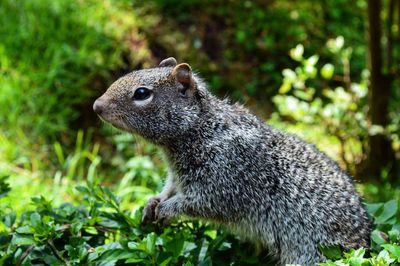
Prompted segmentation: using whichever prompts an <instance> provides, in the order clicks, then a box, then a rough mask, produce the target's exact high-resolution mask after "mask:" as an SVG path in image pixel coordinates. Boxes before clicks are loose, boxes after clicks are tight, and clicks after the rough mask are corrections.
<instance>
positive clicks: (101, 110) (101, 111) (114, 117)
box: [93, 96, 129, 131]
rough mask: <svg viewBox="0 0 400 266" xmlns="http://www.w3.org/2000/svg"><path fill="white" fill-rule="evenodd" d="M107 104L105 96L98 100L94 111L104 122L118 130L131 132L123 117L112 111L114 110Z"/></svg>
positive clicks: (94, 105)
mask: <svg viewBox="0 0 400 266" xmlns="http://www.w3.org/2000/svg"><path fill="white" fill-rule="evenodd" d="M107 102H108V101H107V100H105V99H104V96H102V97H100V98H98V99H97V100H96V101H95V102H94V104H93V110H94V111H95V112H96V113H97V115H98V116H99V117H100V119H101V120H102V121H104V122H107V123H109V124H111V125H113V126H114V127H116V128H118V129H121V130H125V131H129V127H128V126H127V125H126V123H125V122H124V119H123V117H122V115H120V114H118V113H117V112H114V111H112V110H110V109H112V108H111V106H109V104H108V103H107Z"/></svg>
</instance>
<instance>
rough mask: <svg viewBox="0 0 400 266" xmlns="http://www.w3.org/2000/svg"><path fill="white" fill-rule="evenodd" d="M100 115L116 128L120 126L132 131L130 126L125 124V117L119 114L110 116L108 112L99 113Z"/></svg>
mask: <svg viewBox="0 0 400 266" xmlns="http://www.w3.org/2000/svg"><path fill="white" fill-rule="evenodd" d="M98 116H99V117H100V119H101V120H102V121H103V122H106V123H108V124H111V125H112V126H113V127H115V128H118V129H120V130H123V131H130V130H129V127H128V126H127V125H126V124H125V122H124V120H123V118H122V117H120V116H118V115H111V116H108V115H106V114H101V115H100V114H98Z"/></svg>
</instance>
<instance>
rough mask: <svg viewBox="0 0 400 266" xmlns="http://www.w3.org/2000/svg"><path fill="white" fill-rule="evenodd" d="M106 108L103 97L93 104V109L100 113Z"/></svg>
mask: <svg viewBox="0 0 400 266" xmlns="http://www.w3.org/2000/svg"><path fill="white" fill-rule="evenodd" d="M103 109H104V101H103V100H102V99H100V98H99V99H97V100H96V101H95V102H94V104H93V111H95V112H96V113H97V114H98V115H100V114H101V113H102V112H103Z"/></svg>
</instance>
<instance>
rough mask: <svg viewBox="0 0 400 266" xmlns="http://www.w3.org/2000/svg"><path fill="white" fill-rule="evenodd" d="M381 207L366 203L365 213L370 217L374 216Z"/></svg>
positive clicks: (380, 205) (376, 204)
mask: <svg viewBox="0 0 400 266" xmlns="http://www.w3.org/2000/svg"><path fill="white" fill-rule="evenodd" d="M382 206H383V203H366V204H365V207H366V208H367V211H368V213H369V214H371V215H372V216H375V213H376V212H378V211H379V210H380V209H381V208H382Z"/></svg>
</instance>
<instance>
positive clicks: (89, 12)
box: [0, 0, 146, 143]
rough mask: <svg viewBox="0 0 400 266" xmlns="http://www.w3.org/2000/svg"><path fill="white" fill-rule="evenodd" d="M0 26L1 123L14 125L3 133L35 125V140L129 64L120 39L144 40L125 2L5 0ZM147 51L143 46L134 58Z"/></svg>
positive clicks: (54, 132) (62, 123) (68, 118)
mask: <svg viewBox="0 0 400 266" xmlns="http://www.w3.org/2000/svg"><path fill="white" fill-rule="evenodd" d="M82 14H84V15H82ZM121 22H123V23H121ZM0 25H2V27H0V39H1V42H0V83H1V84H2V86H1V88H0V93H1V97H0V105H1V109H0V123H1V124H2V125H3V126H4V128H8V129H12V130H8V131H6V132H5V133H4V131H3V130H4V129H3V127H2V130H1V132H2V133H3V134H5V135H6V136H7V137H13V139H17V137H18V133H19V131H22V132H29V135H28V138H33V139H35V140H32V139H30V140H29V142H31V143H35V142H36V141H42V140H43V139H46V138H52V139H53V140H54V139H55V138H56V137H57V136H59V134H60V132H65V131H67V130H68V127H69V126H70V125H71V123H72V122H74V121H76V120H77V119H78V118H79V117H82V116H84V115H85V114H82V113H80V112H79V111H78V110H79V108H82V107H83V106H87V104H90V101H91V99H92V98H93V96H94V93H95V91H100V90H103V89H104V86H105V84H106V81H107V82H109V78H110V71H111V70H115V69H117V68H121V67H122V66H123V65H122V56H123V54H124V53H126V51H127V49H128V47H127V45H126V43H124V42H122V40H123V39H124V38H126V35H127V34H130V36H129V37H130V38H132V39H135V38H137V39H140V37H139V36H138V35H137V34H135V33H134V31H133V30H134V29H135V26H136V18H135V17H134V16H132V9H131V7H130V6H129V3H128V2H127V1H125V2H124V1H111V0H109V1H102V2H98V1H69V0H60V1H48V0H40V1H21V2H16V1H13V0H5V1H2V4H1V6H0ZM145 56H146V49H145V47H138V51H137V54H136V56H135V60H141V58H143V57H145ZM95 94H96V95H97V94H98V93H97V92H96V93H95ZM90 105H91V104H90Z"/></svg>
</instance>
